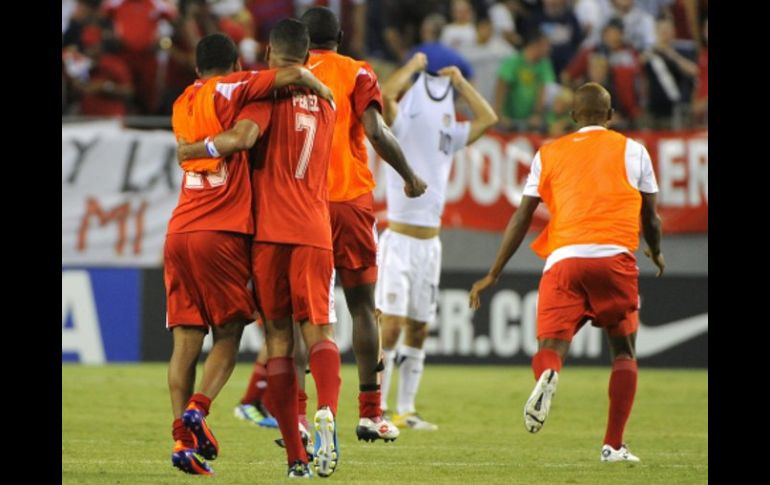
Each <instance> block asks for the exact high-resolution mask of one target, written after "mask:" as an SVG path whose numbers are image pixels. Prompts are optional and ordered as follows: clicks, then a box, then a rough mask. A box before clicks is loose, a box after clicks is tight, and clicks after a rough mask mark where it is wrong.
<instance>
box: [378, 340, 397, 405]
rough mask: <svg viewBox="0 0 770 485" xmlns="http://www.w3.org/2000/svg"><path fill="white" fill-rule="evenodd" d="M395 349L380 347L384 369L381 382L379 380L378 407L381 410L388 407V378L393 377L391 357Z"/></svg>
mask: <svg viewBox="0 0 770 485" xmlns="http://www.w3.org/2000/svg"><path fill="white" fill-rule="evenodd" d="M395 355H396V351H395V350H394V349H390V350H388V349H382V363H383V364H384V365H385V369H384V370H383V371H382V382H380V408H382V410H383V411H385V410H387V409H388V391H389V390H390V379H391V378H392V377H393V365H394V364H393V357H395Z"/></svg>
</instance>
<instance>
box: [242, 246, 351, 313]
mask: <svg viewBox="0 0 770 485" xmlns="http://www.w3.org/2000/svg"><path fill="white" fill-rule="evenodd" d="M251 268H252V271H253V274H254V289H255V290H256V292H257V302H258V305H259V307H260V309H261V311H262V315H264V317H265V318H266V319H267V320H279V319H281V318H288V317H291V316H293V317H294V320H295V321H297V322H301V321H303V320H310V322H311V323H313V324H314V325H324V324H327V323H334V322H336V321H337V317H336V314H335V313H334V258H333V256H332V252H331V251H330V250H328V249H321V248H316V247H313V246H298V245H293V244H274V243H262V242H254V244H253V245H252V248H251Z"/></svg>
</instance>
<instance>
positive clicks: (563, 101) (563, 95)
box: [545, 87, 575, 137]
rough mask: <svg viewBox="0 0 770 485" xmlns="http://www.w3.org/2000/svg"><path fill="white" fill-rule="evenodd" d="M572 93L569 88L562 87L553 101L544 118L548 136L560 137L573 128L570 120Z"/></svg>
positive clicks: (573, 124)
mask: <svg viewBox="0 0 770 485" xmlns="http://www.w3.org/2000/svg"><path fill="white" fill-rule="evenodd" d="M573 97H574V93H573V92H572V90H571V89H570V88H566V87H562V88H561V89H560V90H559V93H558V94H557V95H556V97H555V98H554V100H553V105H552V106H551V109H550V110H548V114H546V116H545V122H546V126H547V127H548V136H554V137H555V136H562V135H564V134H566V133H567V132H569V131H572V129H573V128H574V127H575V122H574V120H573V119H572V99H573Z"/></svg>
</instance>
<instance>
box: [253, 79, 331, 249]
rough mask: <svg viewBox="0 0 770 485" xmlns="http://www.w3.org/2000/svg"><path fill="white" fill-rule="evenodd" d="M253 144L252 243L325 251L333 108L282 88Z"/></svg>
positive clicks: (265, 107)
mask: <svg viewBox="0 0 770 485" xmlns="http://www.w3.org/2000/svg"><path fill="white" fill-rule="evenodd" d="M259 104H260V105H261V106H260V107H261V109H263V110H270V111H271V115H270V124H269V126H268V128H267V131H266V132H265V134H264V136H263V138H262V139H261V140H260V142H259V143H258V145H257V149H256V152H255V156H254V161H255V164H254V168H255V170H254V171H253V175H252V180H253V189H254V217H255V221H256V233H255V236H254V241H258V242H270V243H282V244H297V245H306V246H315V247H319V248H322V249H331V248H332V240H331V223H330V220H329V189H328V187H327V172H328V169H329V158H330V155H331V145H332V136H333V130H334V119H335V111H334V108H333V107H332V105H331V104H329V103H328V102H326V101H325V100H322V99H320V98H318V97H317V96H316V95H315V94H312V93H311V92H310V91H309V90H306V89H301V88H283V89H280V90H279V91H277V92H276V93H275V95H274V99H273V101H272V102H269V103H267V102H261V103H259Z"/></svg>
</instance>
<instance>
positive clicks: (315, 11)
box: [300, 7, 340, 45]
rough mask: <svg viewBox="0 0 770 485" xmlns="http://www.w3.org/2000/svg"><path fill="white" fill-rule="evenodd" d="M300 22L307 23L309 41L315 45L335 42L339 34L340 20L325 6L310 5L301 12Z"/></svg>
mask: <svg viewBox="0 0 770 485" xmlns="http://www.w3.org/2000/svg"><path fill="white" fill-rule="evenodd" d="M300 20H302V23H303V24H305V25H307V30H308V33H309V34H310V42H312V43H313V44H316V45H323V44H330V43H335V44H336V43H337V42H338V39H339V35H340V20H339V19H338V18H337V16H336V15H334V12H332V11H331V10H329V9H328V8H326V7H312V8H309V9H307V10H306V11H305V13H304V14H302V18H301V19H300Z"/></svg>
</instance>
